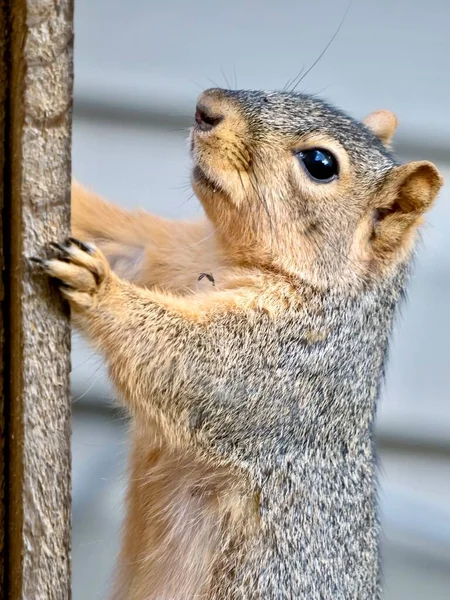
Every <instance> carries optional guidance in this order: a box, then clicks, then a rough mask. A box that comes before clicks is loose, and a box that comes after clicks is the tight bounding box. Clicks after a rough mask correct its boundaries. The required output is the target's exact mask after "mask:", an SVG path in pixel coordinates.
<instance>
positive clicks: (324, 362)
mask: <svg viewBox="0 0 450 600" xmlns="http://www.w3.org/2000/svg"><path fill="white" fill-rule="evenodd" d="M199 110H200V113H199V114H200V118H199V123H200V124H202V122H201V118H205V119H207V121H206V126H203V125H204V123H203V124H202V126H200V125H197V126H196V127H194V128H193V131H192V135H191V150H192V156H193V160H194V168H193V177H192V178H193V187H194V190H195V192H196V193H197V196H198V197H199V198H200V200H201V202H202V204H203V206H204V209H205V212H206V215H207V218H206V219H205V220H203V221H199V222H197V223H188V222H186V223H183V222H173V221H169V220H165V219H162V218H159V217H155V216H151V215H148V214H145V213H130V212H127V211H125V210H123V209H120V208H118V207H115V206H113V205H111V204H109V203H107V202H105V201H104V200H102V199H101V198H99V197H97V196H96V195H94V194H92V193H91V192H89V191H87V190H85V189H84V188H83V187H81V186H80V185H79V184H77V183H74V185H73V190H72V210H73V217H72V224H73V235H74V236H75V237H77V238H79V239H81V240H85V241H87V242H93V243H95V246H93V245H89V246H87V247H85V246H84V245H83V244H80V243H79V242H76V241H73V240H72V241H70V240H69V241H67V242H66V243H65V244H63V245H60V248H59V251H60V252H61V255H60V256H58V255H57V256H55V257H54V258H50V259H48V260H46V261H45V263H44V265H45V269H46V271H47V272H48V273H49V274H50V275H51V276H52V277H55V278H56V279H57V280H59V282H60V283H61V282H62V283H63V286H62V287H61V291H62V293H63V294H64V296H65V297H66V298H67V299H68V300H69V302H70V304H71V307H72V314H73V317H74V319H75V322H76V324H77V326H78V327H79V328H80V329H81V331H82V332H83V333H84V334H85V336H86V337H87V339H88V340H90V341H91V342H92V344H93V345H94V346H95V347H96V348H97V349H98V350H99V351H100V352H101V353H102V354H103V356H104V357H105V359H106V362H107V365H108V367H109V372H110V375H111V379H112V381H113V383H114V384H115V386H116V388H117V390H118V393H119V395H120V397H121V399H122V401H123V402H124V404H125V406H126V407H127V408H128V410H129V412H130V414H131V415H132V436H133V450H132V453H131V459H130V471H131V473H130V483H129V490H128V498H127V505H128V513H127V517H126V521H125V526H124V540H123V548H122V552H121V556H120V561H119V562H120V564H119V568H118V577H117V584H116V591H115V596H114V598H116V599H117V600H119V599H120V600H122V599H123V600H169V599H170V600H175V599H177V600H188V599H193V598H205V599H209V600H212V599H214V600H225V599H249V600H250V599H255V600H258V599H260V600H270V599H278V598H279V599H294V598H295V599H300V598H302V599H304V600H339V599H341V600H349V599H358V600H369V599H370V600H374V599H377V598H379V596H380V574H379V559H378V536H379V526H378V521H377V512H376V473H375V464H374V463H375V460H374V448H373V422H374V415H375V408H376V401H377V398H378V394H379V387H380V379H381V377H382V372H383V365H384V361H385V356H386V351H387V345H388V338H389V334H390V330H391V324H392V319H393V315H394V312H395V309H396V305H397V303H398V301H399V299H400V298H401V297H402V294H403V291H404V287H405V283H406V279H407V274H408V270H409V263H410V257H411V254H412V252H413V247H414V241H415V238H416V231H417V228H418V226H419V225H420V223H421V220H422V215H423V213H424V212H425V211H427V210H428V209H429V207H430V206H431V204H432V202H433V200H434V198H435V197H436V195H437V193H438V190H439V188H440V186H441V178H440V176H439V174H438V172H437V170H436V168H435V167H434V166H433V165H432V164H431V163H427V162H415V163H410V164H406V165H399V164H398V162H397V161H396V160H395V159H394V157H393V156H392V154H391V152H390V150H389V149H388V144H389V142H390V139H391V137H392V134H393V132H394V129H395V127H396V119H395V117H394V116H393V115H392V113H389V112H388V111H379V112H378V113H373V114H372V115H370V116H369V117H368V118H367V120H366V124H362V123H359V122H357V121H355V120H353V119H352V118H350V117H349V116H347V115H346V114H344V113H342V112H341V111H339V110H336V109H334V108H332V107H330V106H328V105H327V104H325V103H323V102H321V101H319V100H317V99H315V98H311V97H309V96H305V95H301V94H297V93H276V92H245V91H227V90H219V89H212V90H208V91H207V92H205V93H204V94H203V95H202V96H201V98H200V101H199ZM202 115H203V117H202ZM205 115H206V117H205ZM210 125H211V126H210ZM317 147H319V148H325V149H327V150H328V151H330V152H332V153H333V154H334V156H335V157H336V158H337V161H338V163H339V176H338V177H337V178H335V179H334V180H332V181H330V182H329V183H318V182H317V181H314V180H312V179H311V178H310V177H309V176H308V174H307V172H306V170H305V169H303V168H302V166H301V164H300V162H299V160H298V158H297V156H296V152H297V151H299V150H305V149H307V148H317ZM61 259H62V260H61ZM201 273H211V275H212V277H205V278H203V279H201V281H199V276H200V274H201Z"/></svg>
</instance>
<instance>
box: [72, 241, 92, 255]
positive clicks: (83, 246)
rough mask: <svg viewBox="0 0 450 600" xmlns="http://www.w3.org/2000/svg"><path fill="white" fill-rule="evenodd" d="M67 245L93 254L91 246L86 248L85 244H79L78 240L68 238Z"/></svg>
mask: <svg viewBox="0 0 450 600" xmlns="http://www.w3.org/2000/svg"><path fill="white" fill-rule="evenodd" d="M67 243H70V244H74V245H75V246H78V248H80V250H83V251H84V252H87V253H88V254H93V249H92V247H91V246H88V244H85V243H84V242H81V241H80V240H77V239H76V238H73V237H68V238H67Z"/></svg>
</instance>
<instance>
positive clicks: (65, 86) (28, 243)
mask: <svg viewBox="0 0 450 600" xmlns="http://www.w3.org/2000/svg"><path fill="white" fill-rule="evenodd" d="M0 14H1V13H0ZM72 14H73V7H72V2H71V0H9V1H6V2H3V15H2V16H3V21H4V22H3V24H1V28H2V29H4V30H5V31H7V36H8V39H7V46H8V52H7V53H6V55H5V56H4V61H3V62H4V64H5V62H6V67H7V74H8V77H7V78H8V84H9V86H8V92H7V96H8V99H7V100H6V99H5V98H3V102H2V104H3V105H2V110H3V111H5V113H4V114H6V120H5V123H6V138H5V143H4V144H3V153H4V157H5V168H4V170H3V179H4V181H3V189H4V194H3V196H4V214H3V220H4V227H3V243H2V247H3V250H4V253H5V257H6V258H5V261H6V270H5V272H4V276H3V281H4V284H5V290H6V296H5V302H4V303H3V314H4V317H5V315H6V316H7V318H8V321H9V329H8V330H6V333H5V344H4V349H3V355H2V357H3V361H2V362H3V365H4V379H5V415H6V429H5V434H4V438H5V440H6V446H7V448H6V456H7V459H8V465H7V473H6V482H7V485H6V488H7V495H6V522H7V524H8V530H7V535H6V556H7V566H6V571H5V572H6V581H5V586H4V587H3V591H4V593H5V597H8V598H11V599H12V600H18V599H19V598H21V599H26V600H41V599H42V600H44V599H45V600H65V599H66V598H70V536H71V532H70V523H71V518H70V515H71V508H70V493H71V491H70V428H71V422H70V417H71V414H70V393H69V373H70V328H69V319H68V314H67V311H66V310H65V309H64V307H63V306H62V304H61V302H60V300H59V297H58V295H57V293H56V292H55V291H54V290H53V289H52V288H51V287H50V286H49V284H48V282H47V281H46V279H45V278H44V277H43V276H42V274H40V273H39V272H38V270H37V269H36V268H35V266H34V265H33V264H32V263H31V262H30V261H29V257H30V256H42V255H43V253H44V252H45V248H46V245H47V243H48V242H49V241H51V240H59V239H61V238H63V237H64V236H66V235H68V232H69V222H70V149H71V148H70V138H71V113H72V45H73V44H72V40H73V31H72V27H73V20H72ZM5 104H6V106H5ZM0 134H1V132H0ZM0 489H1V488H0ZM0 517H1V513H0ZM0 550H1V538H0Z"/></svg>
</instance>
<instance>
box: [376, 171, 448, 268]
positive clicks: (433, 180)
mask: <svg viewBox="0 0 450 600" xmlns="http://www.w3.org/2000/svg"><path fill="white" fill-rule="evenodd" d="M442 184H443V179H442V177H441V175H440V173H439V171H438V170H437V168H436V167H435V166H434V164H433V163H431V162H427V161H415V162H410V163H407V164H405V165H401V166H399V167H394V168H393V169H392V171H391V172H390V173H389V174H388V175H387V177H386V181H385V183H384V185H383V187H382V189H381V191H380V194H379V195H378V196H377V203H376V204H377V205H376V206H375V210H374V219H373V223H374V227H373V235H372V247H373V250H374V252H375V254H376V255H378V257H379V258H387V256H388V255H391V254H392V253H393V252H395V251H396V250H398V249H400V247H401V246H402V245H403V244H404V243H408V240H409V239H410V236H409V235H408V234H409V233H412V232H413V231H414V230H415V229H416V228H417V226H419V225H420V224H421V222H422V215H423V213H425V212H426V211H427V210H429V208H430V207H431V205H432V204H433V202H434V200H435V198H436V196H437V194H438V192H439V190H440V188H441V186H442Z"/></svg>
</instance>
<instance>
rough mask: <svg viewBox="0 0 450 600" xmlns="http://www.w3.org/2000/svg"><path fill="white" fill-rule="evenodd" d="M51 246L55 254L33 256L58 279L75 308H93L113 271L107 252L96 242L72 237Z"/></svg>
mask: <svg viewBox="0 0 450 600" xmlns="http://www.w3.org/2000/svg"><path fill="white" fill-rule="evenodd" d="M50 246H51V247H52V250H53V251H54V252H56V256H55V257H54V258H49V259H47V260H41V259H40V258H32V259H31V260H33V261H34V262H36V263H38V264H39V265H40V266H41V267H42V268H43V269H44V271H45V272H46V273H47V275H49V277H51V278H52V279H55V280H56V282H57V284H58V287H59V289H60V291H61V294H62V295H63V296H64V297H65V298H66V299H67V300H68V301H69V302H70V305H71V306H72V308H74V309H75V310H86V309H88V308H91V307H92V306H93V304H94V303H95V300H96V298H97V297H98V294H99V293H100V291H101V290H102V289H103V288H104V287H105V282H106V280H107V279H108V278H109V276H110V274H111V271H110V267H109V264H108V261H107V260H106V258H105V256H104V255H103V253H102V252H101V251H100V250H99V249H98V248H97V247H96V246H94V245H93V244H85V243H84V242H80V241H79V240H76V239H74V238H71V237H70V238H68V239H67V240H66V241H65V242H63V243H61V244H58V243H55V242H53V243H51V244H50Z"/></svg>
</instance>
